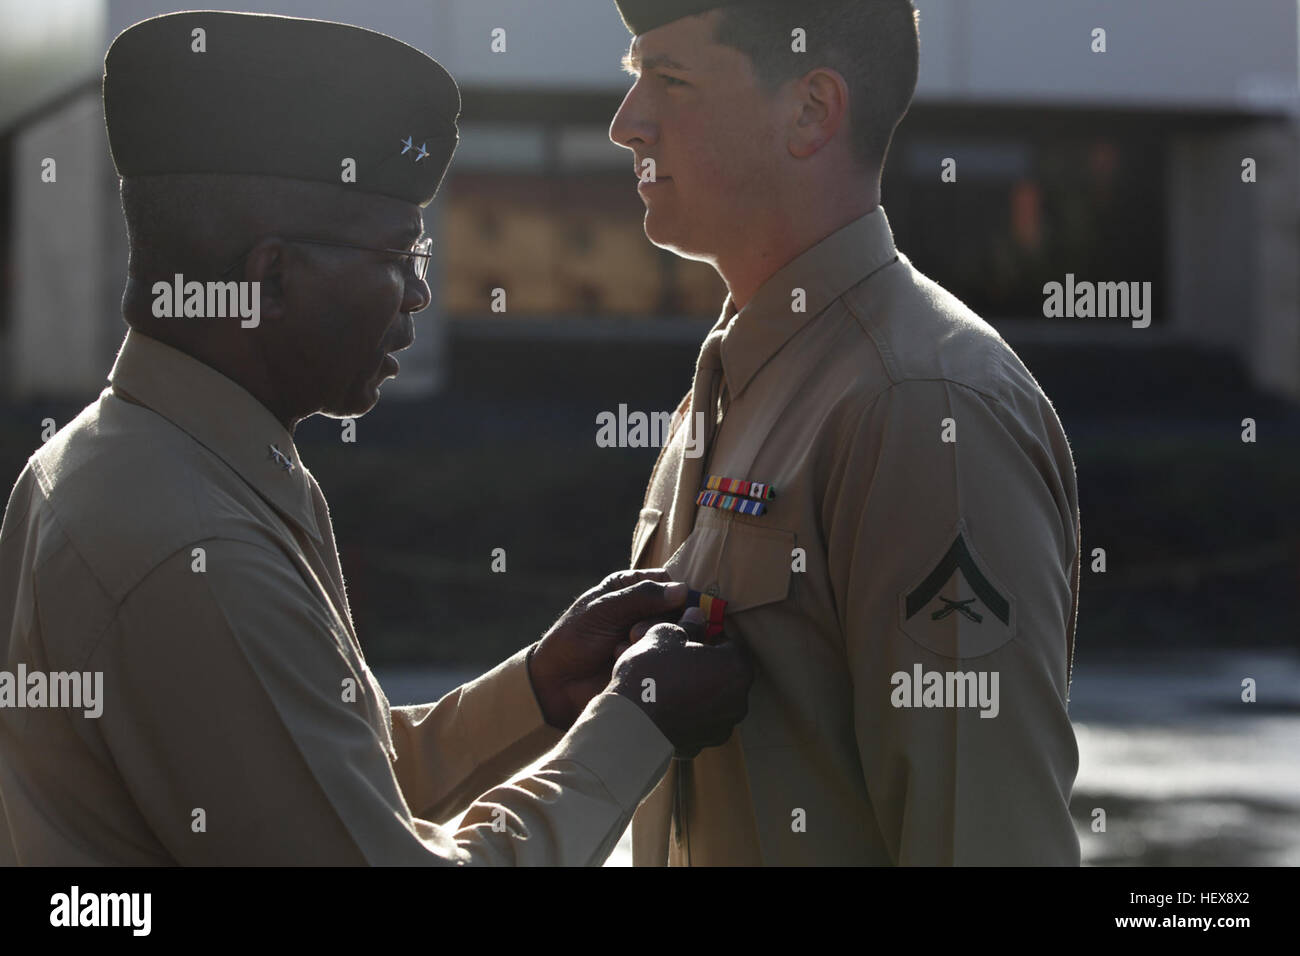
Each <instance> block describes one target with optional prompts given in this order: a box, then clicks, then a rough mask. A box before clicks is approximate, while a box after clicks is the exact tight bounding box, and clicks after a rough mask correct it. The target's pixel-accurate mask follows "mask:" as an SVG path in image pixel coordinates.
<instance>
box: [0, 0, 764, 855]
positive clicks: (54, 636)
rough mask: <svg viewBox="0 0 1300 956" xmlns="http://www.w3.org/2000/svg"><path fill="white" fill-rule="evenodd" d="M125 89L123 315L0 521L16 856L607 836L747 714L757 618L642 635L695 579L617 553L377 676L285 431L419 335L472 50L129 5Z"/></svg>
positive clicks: (112, 92) (365, 401)
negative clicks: (421, 691)
mask: <svg viewBox="0 0 1300 956" xmlns="http://www.w3.org/2000/svg"><path fill="white" fill-rule="evenodd" d="M104 106H105V115H106V119H107V124H108V132H109V140H110V145H111V147H112V150H113V157H114V161H115V163H116V164H117V168H118V171H119V172H120V173H121V175H122V176H123V182H122V203H123V209H124V212H125V215H126V221H127V227H128V231H129V234H130V248H131V255H130V263H129V267H128V271H129V278H128V280H127V286H126V293H125V296H124V298H123V314H124V316H125V318H126V321H127V323H128V325H129V326H130V330H129V331H128V333H127V336H126V341H125V342H124V343H123V346H122V349H121V352H120V353H119V355H118V358H117V362H116V364H115V365H114V367H113V370H112V372H111V374H110V376H109V380H110V383H111V384H110V387H109V388H107V389H106V390H105V391H104V392H103V394H102V395H101V396H100V397H99V400H98V401H96V402H94V403H93V404H91V405H90V406H89V407H87V408H86V409H85V410H84V411H83V412H82V413H81V414H80V415H79V416H78V417H77V418H76V419H75V420H74V421H73V422H71V423H70V424H69V425H68V426H67V427H65V428H64V429H62V430H61V431H60V432H59V433H58V434H57V435H55V436H54V437H53V438H52V439H51V440H50V441H49V442H48V443H47V444H46V445H45V446H44V447H43V448H41V449H40V451H39V452H37V453H36V454H35V455H33V456H32V458H31V459H30V461H29V462H28V464H27V467H26V468H25V469H24V471H23V473H22V475H21V476H20V477H19V479H18V482H17V484H16V486H15V487H14V490H13V494H12V496H11V498H10V501H9V505H8V509H7V511H6V513H5V518H4V527H3V532H0V618H3V627H0V659H2V660H3V661H4V662H5V666H6V668H7V670H6V672H5V675H7V676H8V677H9V681H8V683H7V684H5V683H4V682H3V681H0V691H2V690H3V687H4V686H8V687H9V688H10V690H11V691H14V690H16V691H17V695H15V694H14V693H10V694H9V695H8V697H7V698H6V697H5V696H4V695H3V693H0V807H2V808H3V813H0V861H8V862H18V863H35V864H129V865H139V864H166V863H201V864H334V863H402V864H422V863H456V864H463V863H484V862H486V863H598V862H600V861H601V860H603V859H604V857H605V856H606V855H608V853H609V851H610V850H611V849H612V847H613V846H614V844H615V842H616V841H617V839H618V837H619V835H620V834H621V833H622V831H623V828H624V827H625V826H626V824H627V822H628V820H629V819H630V818H631V814H632V812H633V810H634V809H635V808H636V806H637V804H638V802H639V801H640V800H641V798H642V797H643V796H644V795H645V793H646V792H647V791H648V790H649V789H650V787H651V786H653V784H654V783H655V781H656V780H657V779H658V778H659V776H660V775H661V774H662V772H663V770H664V768H665V767H666V765H667V763H668V761H669V759H670V757H671V755H672V754H673V752H674V750H675V749H676V750H680V751H681V752H683V753H688V754H689V753H695V752H698V751H699V749H700V748H701V747H704V746H707V745H709V744H716V743H720V742H721V741H722V740H724V739H725V738H726V736H727V734H728V733H729V731H730V728H731V726H732V725H733V724H734V723H735V721H736V720H738V719H739V718H740V717H741V716H742V715H743V712H744V708H745V699H746V692H747V688H748V680H749V674H748V669H747V668H748V665H747V663H746V660H745V658H744V655H743V653H742V652H740V651H739V649H738V648H736V647H734V646H731V647H712V646H705V645H703V644H701V643H699V642H697V641H692V640H688V633H687V632H686V631H684V630H682V629H680V628H677V627H675V626H673V625H671V624H660V625H658V626H656V627H654V628H652V629H651V630H650V631H649V633H648V634H647V635H646V636H645V639H644V640H641V641H639V642H637V643H636V644H635V645H634V646H633V647H632V648H631V649H629V648H628V644H629V643H630V642H631V640H632V639H633V638H634V637H635V636H637V635H631V636H630V635H629V629H630V628H632V626H633V625H634V624H636V623H637V622H638V621H642V620H646V619H655V618H662V617H664V616H665V615H668V614H672V615H673V616H676V614H677V612H679V611H680V609H681V608H682V607H683V605H684V603H685V586H684V585H682V584H669V583H667V577H666V575H665V574H663V573H662V572H651V573H648V574H641V573H624V574H621V575H614V576H611V577H610V578H608V579H607V580H606V581H605V582H603V583H602V584H601V585H599V586H598V587H597V588H594V589H593V590H592V591H590V592H588V593H587V594H585V595H583V596H582V597H581V598H579V600H578V601H577V602H576V603H575V604H574V606H573V607H572V608H570V609H569V611H568V612H567V613H566V614H565V615H564V616H563V617H562V618H561V619H560V620H559V621H558V622H557V623H556V625H555V626H554V627H553V628H552V629H551V630H550V632H549V633H548V634H547V635H546V636H545V637H544V638H543V639H542V640H541V641H540V642H538V643H536V644H534V645H532V646H530V647H529V648H527V649H525V650H521V651H520V652H519V653H518V654H516V655H514V656H513V657H511V658H510V659H509V660H507V661H505V662H504V663H502V664H501V665H499V666H498V667H496V668H495V669H493V670H492V671H490V672H489V673H488V674H486V675H484V676H483V677H482V678H480V679H478V680H476V681H474V682H472V683H470V684H467V685H465V686H464V687H461V688H459V689H458V690H456V691H454V692H453V693H451V694H449V695H447V696H446V697H445V698H443V699H442V700H441V701H439V702H438V703H437V704H430V705H426V706H421V707H396V708H394V707H390V706H389V704H388V701H387V700H386V698H385V697H384V694H383V691H382V690H381V689H380V688H379V686H378V684H377V683H376V682H375V680H374V678H373V676H372V675H371V672H370V670H369V668H368V667H367V666H366V662H365V659H364V657H363V655H362V653H361V649H360V646H359V644H358V641H357V636H356V633H355V632H354V630H353V626H352V619H351V614H350V611H349V608H348V600H347V595H346V592H345V588H344V581H343V575H342V573H341V570H340V567H339V561H338V556H337V553H336V551H335V546H334V535H333V531H332V529H331V526H330V517H329V510H328V508H327V506H326V503H325V498H324V496H323V495H322V493H321V490H320V488H319V487H318V486H317V484H316V481H315V480H314V479H313V478H312V476H311V473H310V472H309V471H308V470H307V468H306V467H305V465H304V464H303V463H302V462H301V460H300V459H299V457H298V453H297V450H296V449H295V447H294V443H293V431H294V427H295V425H296V424H297V423H298V422H299V421H301V420H302V419H304V418H306V417H308V416H310V415H313V414H317V413H323V414H326V415H333V416H353V415H361V414H363V413H365V412H366V411H367V410H369V409H370V408H371V407H372V406H373V405H374V404H375V402H376V401H377V400H378V396H379V388H380V385H381V383H382V382H383V381H384V380H385V379H386V378H388V377H390V376H392V375H394V374H396V373H397V362H396V360H395V359H394V358H393V357H392V356H393V353H394V352H397V351H400V350H401V349H403V348H405V347H406V346H407V345H409V344H410V343H411V341H412V338H413V331H412V323H411V315H412V313H414V312H418V311H420V310H421V309H423V308H425V306H427V305H428V303H429V289H428V287H427V286H426V285H425V283H424V281H423V275H424V263H425V262H426V261H427V257H428V254H429V250H428V244H427V242H425V241H423V240H421V238H420V237H421V234H422V231H423V230H422V223H421V216H420V209H421V207H422V206H424V205H427V204H428V202H430V201H431V200H432V198H433V195H434V193H435V191H436V189H437V187H438V184H439V182H440V181H441V179H442V175H443V172H444V171H445V169H446V167H447V164H448V162H449V161H450V158H451V152H452V149H453V148H454V145H455V141H456V127H455V119H456V115H457V112H458V109H459V96H458V93H457V90H456V87H455V84H454V83H453V82H452V80H451V78H450V77H449V76H448V75H447V74H446V73H445V71H443V70H442V68H441V67H440V66H438V64H437V63H435V62H434V61H433V60H431V59H429V58H428V57H427V56H425V55H423V54H421V53H420V52H418V51H416V50H414V49H412V48H410V47H408V46H405V45H404V44H401V43H398V42H397V41H395V40H393V39H391V38H389V37H386V36H383V35H380V34H377V33H372V32H369V31H365V30H359V29H356V28H353V27H348V26H344V25H341V24H334V23H326V22H321V21H310V20H294V19H289V18H283V17H266V16H250V15H244V14H226V13H213V12H207V13H184V14H174V15H169V16H164V17H159V18H156V19H152V20H147V21H144V22H142V23H140V24H137V25H135V26H134V27H132V28H131V29H129V30H127V31H126V32H125V33H123V34H122V35H121V36H120V37H118V38H117V40H116V41H115V42H114V44H113V46H112V48H111V49H110V50H109V52H108V56H107V59H106V62H105V78H104ZM226 282H234V283H236V285H235V286H234V287H229V286H226V285H224V283H226ZM169 290H170V291H169ZM232 292H233V293H234V294H233V295H232V294H231V293H232ZM214 302H219V303H220V306H219V307H218V308H215V309H214V307H213V303H214ZM232 303H238V305H237V306H236V307H234V308H232V307H231V304H232ZM214 312H215V313H219V314H213V313H214ZM232 313H233V314H232ZM431 625H432V622H431ZM620 655H621V656H620ZM611 670H613V674H612V675H611ZM18 674H21V675H23V679H22V682H21V683H22V686H19V687H15V684H14V675H18ZM5 675H0V676H5ZM86 675H89V676H90V677H92V678H93V679H92V680H90V681H86V682H81V683H78V678H80V677H82V676H86ZM83 686H84V687H85V688H89V689H90V694H91V695H92V696H96V697H98V698H100V699H97V700H96V701H94V702H93V706H81V705H85V704H87V703H92V702H89V701H87V700H79V701H77V702H75V703H76V704H77V705H78V706H71V705H70V704H71V703H73V702H71V701H69V700H68V699H65V698H66V697H67V691H68V690H69V688H73V689H75V688H77V687H83ZM95 688H102V697H101V696H100V692H99V691H98V690H95ZM51 689H54V690H56V693H53V694H51V693H50V690H51ZM548 751H549V753H548ZM543 757H545V758H546V759H545V760H544V761H543V762H542V763H541V764H540V765H539V767H538V768H537V769H535V770H533V771H532V772H530V773H526V774H525V773H521V768H523V767H525V766H526V765H528V764H530V763H531V762H533V761H536V760H538V759H539V758H543ZM465 810H468V812H467V813H466V814H465V816H464V819H463V822H462V824H461V826H460V828H459V829H457V830H455V831H452V830H451V829H447V828H444V827H440V826H438V825H437V821H443V820H447V819H450V818H451V817H453V816H455V815H456V814H458V813H460V812H462V811H465Z"/></svg>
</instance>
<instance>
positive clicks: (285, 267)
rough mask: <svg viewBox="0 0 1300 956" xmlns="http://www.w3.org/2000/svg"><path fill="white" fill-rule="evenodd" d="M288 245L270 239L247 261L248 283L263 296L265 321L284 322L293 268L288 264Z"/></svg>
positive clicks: (249, 255)
mask: <svg viewBox="0 0 1300 956" xmlns="http://www.w3.org/2000/svg"><path fill="white" fill-rule="evenodd" d="M288 248H289V247H288V244H287V243H285V242H283V241H282V240H280V239H277V238H275V237H274V236H270V237H268V238H266V239H263V240H261V241H260V242H259V243H258V244H257V245H255V246H254V247H253V248H252V251H250V252H249V253H248V255H247V256H245V257H244V281H245V282H256V283H258V287H259V291H260V293H261V310H262V311H261V318H262V319H263V320H268V319H269V320H273V321H274V320H278V319H282V318H284V314H285V311H286V309H287V305H286V303H285V290H286V288H288V286H289V275H288V273H289V272H290V270H291V268H292V267H291V266H290V264H289V262H288V257H287V252H288Z"/></svg>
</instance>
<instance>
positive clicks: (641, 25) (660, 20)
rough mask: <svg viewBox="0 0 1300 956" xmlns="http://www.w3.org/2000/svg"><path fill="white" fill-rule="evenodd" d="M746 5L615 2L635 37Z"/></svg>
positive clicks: (734, 0)
mask: <svg viewBox="0 0 1300 956" xmlns="http://www.w3.org/2000/svg"><path fill="white" fill-rule="evenodd" d="M745 3H746V0H614V4H615V6H617V7H618V12H619V15H620V16H622V18H623V23H624V24H625V25H626V26H627V28H628V29H629V30H631V31H632V34H633V35H634V36H640V35H641V34H642V33H645V32H646V31H648V30H653V29H654V28H655V27H661V26H663V25H664V24H665V23H672V22H673V21H674V20H680V19H681V18H682V17H689V16H691V15H692V14H696V13H708V12H709V11H710V10H714V9H716V8H718V7H732V6H743V5H744V4H745Z"/></svg>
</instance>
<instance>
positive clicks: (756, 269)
mask: <svg viewBox="0 0 1300 956" xmlns="http://www.w3.org/2000/svg"><path fill="white" fill-rule="evenodd" d="M803 195H804V196H805V197H806V196H809V195H812V196H816V195H819V193H818V190H816V189H810V190H808V191H806V192H804V194H803ZM821 195H822V201H821V202H820V203H819V204H818V203H809V202H804V203H802V204H801V203H800V202H799V199H798V197H796V198H795V200H794V202H793V203H792V205H791V206H790V207H789V208H787V209H785V211H783V212H781V211H778V212H776V214H774V215H772V216H771V217H770V218H769V219H768V221H767V222H765V223H763V224H761V225H759V226H758V227H757V228H754V229H752V230H751V229H745V230H742V231H741V232H742V233H743V235H744V244H743V245H742V246H739V247H737V248H736V249H733V250H729V251H728V252H727V253H725V254H721V255H719V256H718V257H717V258H716V259H715V260H714V263H713V264H714V268H716V269H717V270H718V274H719V275H720V276H722V281H723V282H725V283H726V284H727V291H728V292H730V293H731V301H732V302H733V303H735V306H736V309H737V310H740V309H743V308H744V307H745V306H746V305H748V304H749V302H750V300H751V299H753V298H754V294H755V293H756V292H758V290H759V289H760V288H761V287H762V285H763V283H765V282H766V281H767V280H768V279H770V278H772V276H774V275H776V273H777V272H779V271H780V270H781V269H782V268H784V267H785V266H787V265H789V264H790V263H791V262H793V261H794V260H795V259H797V258H798V257H799V256H800V255H802V254H803V253H805V252H807V251H808V250H809V249H811V248H812V247H813V246H815V245H817V243H819V242H821V241H822V240H823V239H825V238H826V237H827V236H829V235H830V234H831V233H833V232H837V231H839V230H840V229H843V228H844V227H845V226H847V225H848V224H849V223H851V222H853V220H855V219H860V218H861V217H863V216H865V215H866V214H867V213H869V212H871V211H872V210H873V209H875V208H876V207H877V206H878V205H880V189H879V187H876V188H872V189H868V190H867V191H865V192H862V193H857V194H854V195H853V196H849V197H845V196H835V197H830V196H827V195H825V194H821Z"/></svg>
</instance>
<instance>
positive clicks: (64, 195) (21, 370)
mask: <svg viewBox="0 0 1300 956" xmlns="http://www.w3.org/2000/svg"><path fill="white" fill-rule="evenodd" d="M46 157H50V158H52V159H54V160H55V163H56V166H55V171H56V175H57V179H56V181H55V182H42V181H41V163H42V161H43V160H44V159H45V158H46ZM107 162H108V155H107V150H106V149H105V148H104V118H103V112H102V110H101V109H100V105H99V100H98V97H97V96H95V95H94V94H93V93H90V94H87V95H86V96H83V97H79V98H78V99H77V100H76V101H74V102H72V103H69V104H68V105H66V106H64V107H63V108H62V109H60V110H59V111H57V112H55V113H52V114H50V115H49V116H46V117H43V118H42V119H41V120H40V121H39V122H36V123H33V124H31V125H30V126H28V127H27V128H26V129H24V130H23V131H22V132H21V133H20V134H19V135H18V137H17V141H16V142H15V144H14V152H13V179H12V182H11V183H10V184H9V187H10V189H11V190H12V194H13V199H14V217H13V229H14V236H15V237H16V242H15V251H14V289H13V299H12V301H11V312H10V315H11V324H10V336H11V338H10V345H9V355H10V368H9V370H8V372H9V380H10V389H9V391H10V393H11V394H13V395H79V396H81V397H84V398H86V400H89V399H91V398H93V397H94V396H95V395H96V394H98V393H99V390H100V389H101V388H103V386H104V385H105V384H106V382H105V377H106V376H107V374H108V369H109V366H108V364H106V361H105V360H106V358H108V359H111V357H112V351H111V345H110V344H109V343H108V342H106V339H105V329H106V326H107V323H106V317H107V316H109V315H110V314H111V313H116V312H118V308H117V302H116V301H114V300H113V297H114V295H116V296H117V297H119V298H120V296H121V292H122V288H121V286H120V285H119V286H117V287H116V289H114V290H110V289H109V288H107V287H106V284H105V281H104V268H103V253H104V227H105V222H104V217H105V216H106V215H108V214H110V213H111V211H112V210H111V208H109V207H108V206H107V204H106V202H105V195H104V188H103V187H104V182H105V170H104V166H105V164H106V163H107ZM125 271H126V270H125V263H123V268H122V270H121V274H123V275H124V274H125ZM120 337H121V336H120V335H118V338H120ZM59 424H60V425H63V424H65V423H64V422H59Z"/></svg>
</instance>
